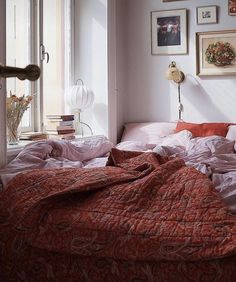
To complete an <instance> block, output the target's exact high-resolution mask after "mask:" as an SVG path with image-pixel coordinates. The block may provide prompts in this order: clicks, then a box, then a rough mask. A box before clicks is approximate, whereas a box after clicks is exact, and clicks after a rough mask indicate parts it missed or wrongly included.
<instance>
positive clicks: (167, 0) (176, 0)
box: [163, 0, 184, 3]
mask: <svg viewBox="0 0 236 282" xmlns="http://www.w3.org/2000/svg"><path fill="white" fill-rule="evenodd" d="M178 1H184V0H163V3H165V2H178Z"/></svg>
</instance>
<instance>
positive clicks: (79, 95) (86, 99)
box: [67, 79, 94, 112]
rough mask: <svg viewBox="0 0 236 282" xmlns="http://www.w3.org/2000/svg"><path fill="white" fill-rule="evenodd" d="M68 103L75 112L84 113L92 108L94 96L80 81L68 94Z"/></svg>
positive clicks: (79, 80)
mask: <svg viewBox="0 0 236 282" xmlns="http://www.w3.org/2000/svg"><path fill="white" fill-rule="evenodd" d="M79 82H81V83H80V84H79ZM67 102H68V104H69V105H70V107H71V108H72V109H73V110H77V111H80V112H82V111H83V110H85V109H87V108H89V107H91V106H92V104H93V102H94V94H93V92H92V90H91V89H89V88H88V87H86V86H85V85H84V83H83V81H82V79H78V80H77V81H76V85H73V86H72V87H71V88H70V90H69V92H68V95H67Z"/></svg>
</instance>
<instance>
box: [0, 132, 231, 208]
mask: <svg viewBox="0 0 236 282" xmlns="http://www.w3.org/2000/svg"><path fill="white" fill-rule="evenodd" d="M112 147H113V144H112V143H111V142H110V141H109V140H108V139H107V138H106V137H105V136H93V137H90V138H87V139H86V138H85V139H78V140H75V141H73V142H69V141H61V140H57V141H52V140H47V141H38V142H35V143H32V144H29V145H27V146H26V147H25V148H24V149H23V150H22V151H21V153H20V154H19V155H18V156H17V157H16V158H15V159H14V160H12V161H11V162H10V163H9V164H8V165H7V166H6V167H5V168H3V169H1V170H0V176H1V180H2V183H3V186H4V187H5V186H6V185H7V183H8V182H9V181H10V180H11V179H12V178H13V177H14V176H15V175H16V174H17V173H19V172H22V171H25V170H28V169H35V168H59V167H88V168H89V167H102V166H105V164H106V161H107V157H106V154H107V153H108V152H109V151H110V150H111V148H112ZM116 147H117V148H119V149H120V150H129V151H154V152H157V153H158V154H160V155H162V156H178V157H181V158H182V159H184V161H185V163H186V165H188V166H192V167H194V168H196V169H198V170H199V171H201V172H202V173H204V174H206V175H208V176H209V178H210V179H211V180H212V181H213V183H214V185H215V188H216V190H217V191H219V193H220V195H221V197H222V198H223V200H224V201H225V203H226V204H227V206H228V207H229V209H230V210H231V212H233V213H236V153H235V151H236V144H235V141H230V140H228V139H226V138H224V137H220V136H209V137H199V138H192V134H191V132H189V131H187V130H185V131H181V132H178V133H176V134H172V135H170V136H167V137H163V138H161V140H160V143H159V144H158V145H156V144H147V143H144V142H141V141H125V142H121V143H120V144H118V145H117V146H116Z"/></svg>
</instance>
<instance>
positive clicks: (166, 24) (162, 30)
mask: <svg viewBox="0 0 236 282" xmlns="http://www.w3.org/2000/svg"><path fill="white" fill-rule="evenodd" d="M151 52H152V55H174V54H175V55H177V54H186V53H187V10H186V9H179V10H167V11H153V12H151Z"/></svg>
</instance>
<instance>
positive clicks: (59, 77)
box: [43, 0, 71, 124]
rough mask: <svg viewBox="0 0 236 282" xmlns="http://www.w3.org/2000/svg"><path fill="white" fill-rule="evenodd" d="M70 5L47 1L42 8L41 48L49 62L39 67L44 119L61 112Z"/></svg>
mask: <svg viewBox="0 0 236 282" xmlns="http://www.w3.org/2000/svg"><path fill="white" fill-rule="evenodd" d="M70 27H71V25H70V1H69V0H66V1H65V0H50V1H44V5H43V44H44V46H45V51H46V52H48V53H49V56H50V59H49V62H48V63H46V60H44V63H43V101H44V102H43V104H44V105H43V107H44V108H43V110H44V124H46V123H47V120H46V115H51V114H63V113H64V112H65V102H64V93H65V88H66V87H68V81H69V74H70V71H69V68H70V65H69V58H70V41H71V40H70V34H71V31H70Z"/></svg>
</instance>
